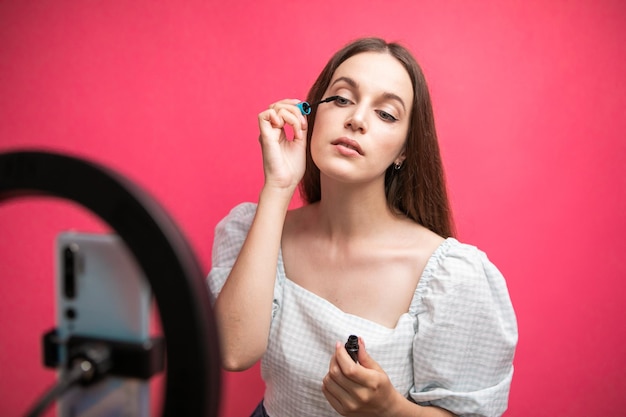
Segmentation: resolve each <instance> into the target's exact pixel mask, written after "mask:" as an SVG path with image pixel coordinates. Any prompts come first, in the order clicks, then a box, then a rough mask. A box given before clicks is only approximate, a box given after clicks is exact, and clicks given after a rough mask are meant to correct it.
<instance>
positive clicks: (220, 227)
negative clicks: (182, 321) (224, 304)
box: [207, 203, 256, 304]
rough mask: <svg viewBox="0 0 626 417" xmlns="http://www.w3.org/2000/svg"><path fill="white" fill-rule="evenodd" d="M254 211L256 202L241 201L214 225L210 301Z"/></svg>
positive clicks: (239, 248) (209, 280) (223, 276)
mask: <svg viewBox="0 0 626 417" xmlns="http://www.w3.org/2000/svg"><path fill="white" fill-rule="evenodd" d="M255 213H256V204H253V203H242V204H239V205H237V206H235V207H234V208H233V209H232V210H231V211H230V213H228V215H227V216H226V217H224V218H223V219H222V220H221V221H220V222H219V223H218V224H217V226H216V227H215V237H214V239H213V252H212V257H211V264H212V265H211V272H209V275H208V277H207V281H208V285H209V289H210V290H211V302H212V303H213V304H215V301H216V300H217V296H218V295H219V293H220V292H221V291H222V287H223V286H224V284H225V283H226V279H227V278H228V275H229V274H230V270H231V269H232V268H233V265H234V264H235V261H236V260H237V257H238V256H239V251H240V250H241V247H242V246H243V243H244V241H245V240H246V237H247V236H248V231H249V230H250V225H251V224H252V220H253V219H254V215H255Z"/></svg>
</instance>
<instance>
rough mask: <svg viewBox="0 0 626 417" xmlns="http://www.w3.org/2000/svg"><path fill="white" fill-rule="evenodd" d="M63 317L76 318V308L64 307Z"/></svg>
mask: <svg viewBox="0 0 626 417" xmlns="http://www.w3.org/2000/svg"><path fill="white" fill-rule="evenodd" d="M65 317H67V318H68V319H69V320H74V319H75V318H76V310H74V309H73V308H66V309H65Z"/></svg>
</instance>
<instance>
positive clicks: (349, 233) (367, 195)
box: [318, 182, 398, 239]
mask: <svg viewBox="0 0 626 417" xmlns="http://www.w3.org/2000/svg"><path fill="white" fill-rule="evenodd" d="M397 220H398V217H397V216H396V215H394V214H393V213H392V212H391V210H390V209H389V206H388V205H387V200H386V196H385V194H384V188H383V187H382V185H378V186H375V185H373V184H369V185H364V186H355V185H354V184H350V185H345V186H344V185H342V184H337V183H333V184H329V183H328V182H326V183H325V184H324V185H323V186H322V196H321V200H320V202H319V207H318V226H319V227H321V228H322V230H321V231H323V232H325V233H328V236H329V237H330V238H331V239H346V238H347V239H354V238H366V237H368V236H372V235H380V233H381V232H384V231H385V230H387V231H388V230H389V226H390V224H391V223H392V222H396V221H397Z"/></svg>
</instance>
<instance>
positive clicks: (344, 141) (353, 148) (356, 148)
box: [331, 138, 363, 155]
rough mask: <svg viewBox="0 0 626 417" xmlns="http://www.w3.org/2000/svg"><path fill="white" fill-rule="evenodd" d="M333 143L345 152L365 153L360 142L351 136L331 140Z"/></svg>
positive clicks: (349, 153)
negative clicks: (350, 137)
mask: <svg viewBox="0 0 626 417" xmlns="http://www.w3.org/2000/svg"><path fill="white" fill-rule="evenodd" d="M331 144H332V145H335V146H336V147H337V149H338V150H339V151H340V152H342V153H344V154H348V155H351V154H355V153H356V154H359V155H363V150H362V149H361V146H360V145H359V143H358V142H357V141H355V140H352V139H349V138H339V139H337V140H334V141H332V142H331Z"/></svg>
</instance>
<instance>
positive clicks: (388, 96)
mask: <svg viewBox="0 0 626 417" xmlns="http://www.w3.org/2000/svg"><path fill="white" fill-rule="evenodd" d="M340 81H343V82H345V83H346V84H348V85H349V86H350V87H352V88H358V87H359V83H357V82H356V81H354V80H353V79H352V78H350V77H339V78H337V79H336V80H335V81H333V82H332V83H331V84H330V86H331V87H332V86H333V85H335V84H337V83H338V82H340ZM383 97H384V98H385V99H386V100H394V101H397V102H398V103H400V105H401V106H402V109H403V110H404V111H406V106H405V105H404V101H403V100H402V99H401V98H400V96H399V95H397V94H394V93H384V94H383Z"/></svg>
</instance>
